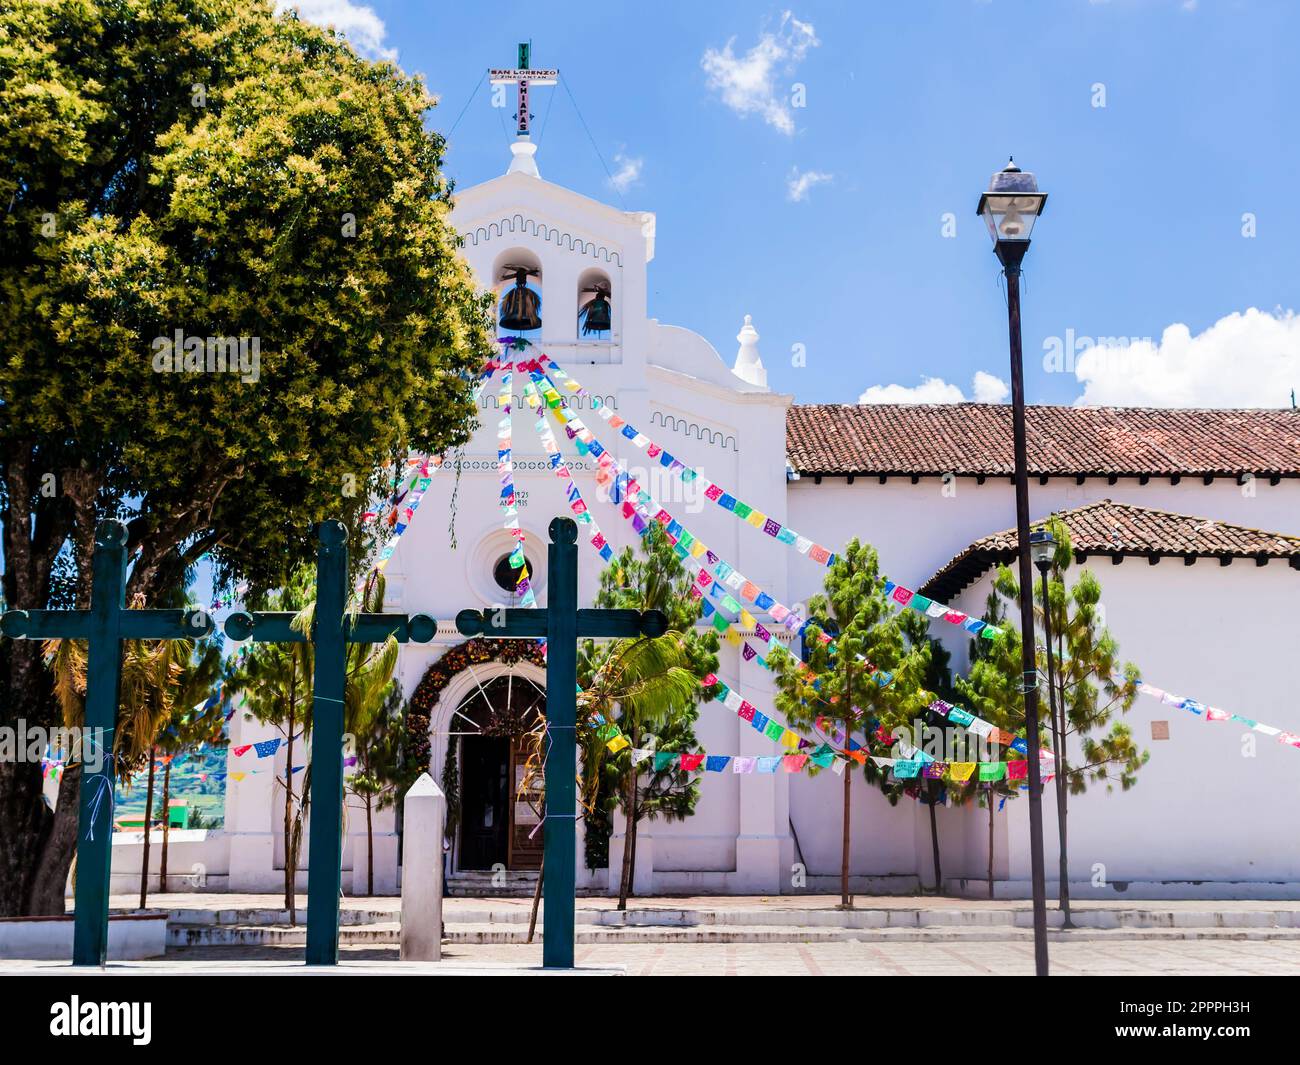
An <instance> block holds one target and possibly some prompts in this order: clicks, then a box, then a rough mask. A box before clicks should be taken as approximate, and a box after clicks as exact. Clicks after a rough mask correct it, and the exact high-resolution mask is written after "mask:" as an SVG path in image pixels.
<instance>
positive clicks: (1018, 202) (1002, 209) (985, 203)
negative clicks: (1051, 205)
mask: <svg viewBox="0 0 1300 1065" xmlns="http://www.w3.org/2000/svg"><path fill="white" fill-rule="evenodd" d="M1046 203H1047V193H1045V192H1039V191H1038V182H1037V181H1036V180H1035V178H1034V175H1033V174H1031V173H1029V172H1028V171H1025V170H1021V169H1020V168H1019V167H1018V166H1016V164H1015V163H1013V162H1009V163H1007V165H1006V167H1005V168H1003V169H1002V170H999V171H998V172H997V173H996V174H994V175H993V178H992V180H990V182H989V189H988V191H987V192H985V193H984V194H983V195H982V196H980V203H979V213H980V215H982V216H983V218H984V224H985V225H987V226H988V228H989V236H990V237H992V238H993V241H994V242H995V243H996V242H997V241H1000V240H1028V239H1029V234H1030V233H1032V232H1033V229H1034V222H1035V221H1036V220H1037V218H1038V216H1039V215H1040V214H1042V213H1043V207H1044V206H1045V205H1046Z"/></svg>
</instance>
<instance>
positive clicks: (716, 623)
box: [713, 612, 731, 632]
mask: <svg viewBox="0 0 1300 1065" xmlns="http://www.w3.org/2000/svg"><path fill="white" fill-rule="evenodd" d="M713 627H714V628H715V629H717V630H718V631H719V632H726V631H727V629H728V628H730V627H731V622H730V621H728V620H727V619H726V618H725V617H723V616H722V615H721V614H719V613H716V612H715V613H714V615H713Z"/></svg>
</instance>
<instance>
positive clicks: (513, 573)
mask: <svg viewBox="0 0 1300 1065" xmlns="http://www.w3.org/2000/svg"><path fill="white" fill-rule="evenodd" d="M524 564H525V565H526V566H527V567H528V572H529V573H532V571H533V564H532V563H531V562H529V561H528V557H527V556H524ZM492 579H493V580H494V581H496V584H497V587H498V588H500V589H501V590H502V591H504V592H513V591H514V590H515V585H517V584H518V583H519V570H518V569H517V568H516V567H514V566H512V565H511V564H510V556H509V555H502V556H501V557H500V558H499V559H497V564H496V565H495V566H494V567H493V568H492Z"/></svg>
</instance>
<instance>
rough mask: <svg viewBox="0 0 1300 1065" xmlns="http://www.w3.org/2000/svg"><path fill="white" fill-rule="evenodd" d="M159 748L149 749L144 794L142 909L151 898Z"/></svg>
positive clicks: (141, 861)
mask: <svg viewBox="0 0 1300 1065" xmlns="http://www.w3.org/2000/svg"><path fill="white" fill-rule="evenodd" d="M157 753H158V748H156V747H150V748H149V785H148V787H147V789H146V790H145V793H144V853H143V854H142V855H141V856H140V909H142V910H143V909H144V908H145V904H146V902H147V901H148V898H149V822H150V819H151V818H152V816H153V762H154V758H155V757H156V756H157Z"/></svg>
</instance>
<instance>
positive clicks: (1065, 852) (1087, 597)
mask: <svg viewBox="0 0 1300 1065" xmlns="http://www.w3.org/2000/svg"><path fill="white" fill-rule="evenodd" d="M1047 528H1048V529H1049V530H1050V531H1051V532H1052V534H1053V536H1054V537H1055V538H1056V550H1055V553H1054V554H1053V557H1052V565H1051V568H1050V569H1049V571H1048V601H1049V604H1050V606H1049V609H1050V612H1051V624H1052V658H1053V662H1052V667H1053V668H1052V675H1053V677H1054V682H1052V683H1050V684H1045V689H1046V690H1047V691H1048V695H1049V700H1048V708H1049V713H1048V719H1049V731H1050V732H1051V734H1052V735H1053V744H1052V746H1053V754H1054V755H1055V757H1056V766H1055V769H1056V777H1057V781H1058V785H1057V789H1056V797H1057V829H1058V834H1059V841H1060V870H1059V877H1060V907H1061V909H1062V911H1063V912H1064V913H1065V921H1066V924H1067V926H1068V925H1069V923H1070V919H1069V918H1070V885H1069V846H1068V838H1069V837H1068V831H1067V828H1068V818H1069V796H1070V795H1081V794H1082V793H1083V792H1084V791H1086V790H1087V788H1088V786H1089V785H1090V784H1105V785H1106V790H1107V791H1111V790H1113V789H1114V787H1115V786H1116V785H1119V787H1120V789H1121V790H1123V791H1127V790H1128V789H1129V788H1131V787H1132V786H1133V785H1134V784H1135V783H1137V773H1138V770H1139V769H1141V768H1142V766H1143V765H1145V764H1146V762H1147V760H1148V758H1149V757H1150V754H1149V752H1147V751H1145V750H1143V749H1142V748H1140V747H1139V746H1138V744H1137V742H1136V740H1135V739H1134V737H1133V733H1132V730H1131V729H1130V728H1129V727H1128V725H1127V724H1125V723H1124V722H1123V721H1122V720H1118V718H1119V717H1120V716H1122V715H1123V714H1126V713H1128V711H1129V709H1130V708H1131V707H1132V706H1133V703H1134V701H1135V700H1136V699H1137V686H1138V676H1139V674H1138V669H1137V666H1135V665H1134V664H1133V663H1132V662H1121V661H1120V656H1119V644H1118V642H1117V641H1116V640H1115V638H1114V637H1113V636H1112V635H1111V634H1110V630H1109V629H1107V628H1106V625H1105V612H1104V610H1103V609H1102V606H1101V583H1100V582H1099V581H1098V580H1097V577H1096V575H1095V574H1094V573H1093V572H1092V571H1091V570H1088V569H1084V570H1082V571H1080V573H1079V575H1078V578H1077V579H1076V580H1075V582H1074V583H1073V584H1072V585H1071V584H1068V583H1067V575H1068V573H1069V571H1070V569H1071V566H1072V565H1073V562H1074V552H1073V550H1072V549H1071V547H1070V533H1069V530H1068V529H1067V528H1066V526H1065V523H1064V522H1062V521H1061V520H1060V519H1059V518H1055V517H1054V518H1051V519H1049V521H1048V522H1047ZM1034 584H1035V587H1034V596H1035V600H1036V602H1037V612H1038V616H1039V617H1040V618H1041V617H1042V613H1043V596H1042V585H1041V581H1035V582H1034ZM994 587H995V589H996V590H997V593H998V594H999V595H1000V596H1002V597H1003V598H1004V599H1005V600H1008V601H1011V602H1015V601H1017V600H1018V597H1019V593H1020V587H1019V583H1018V582H1017V581H1016V578H1015V577H1014V576H1013V574H1012V572H1011V570H1009V569H1008V568H1007V567H1005V566H1003V567H1001V568H1000V569H999V570H998V573H997V577H996V578H995V581H994ZM1037 666H1038V671H1039V677H1040V679H1041V680H1043V681H1044V682H1046V681H1047V677H1048V669H1047V654H1046V648H1045V647H1043V646H1040V647H1039V648H1038V661H1037ZM1016 671H1017V675H1018V673H1019V667H1016ZM1053 703H1054V704H1055V712H1054V713H1052V712H1051V708H1052V704H1053ZM1075 751H1077V752H1078V754H1079V758H1078V759H1077V760H1076V758H1075V754H1074V752H1075Z"/></svg>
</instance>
